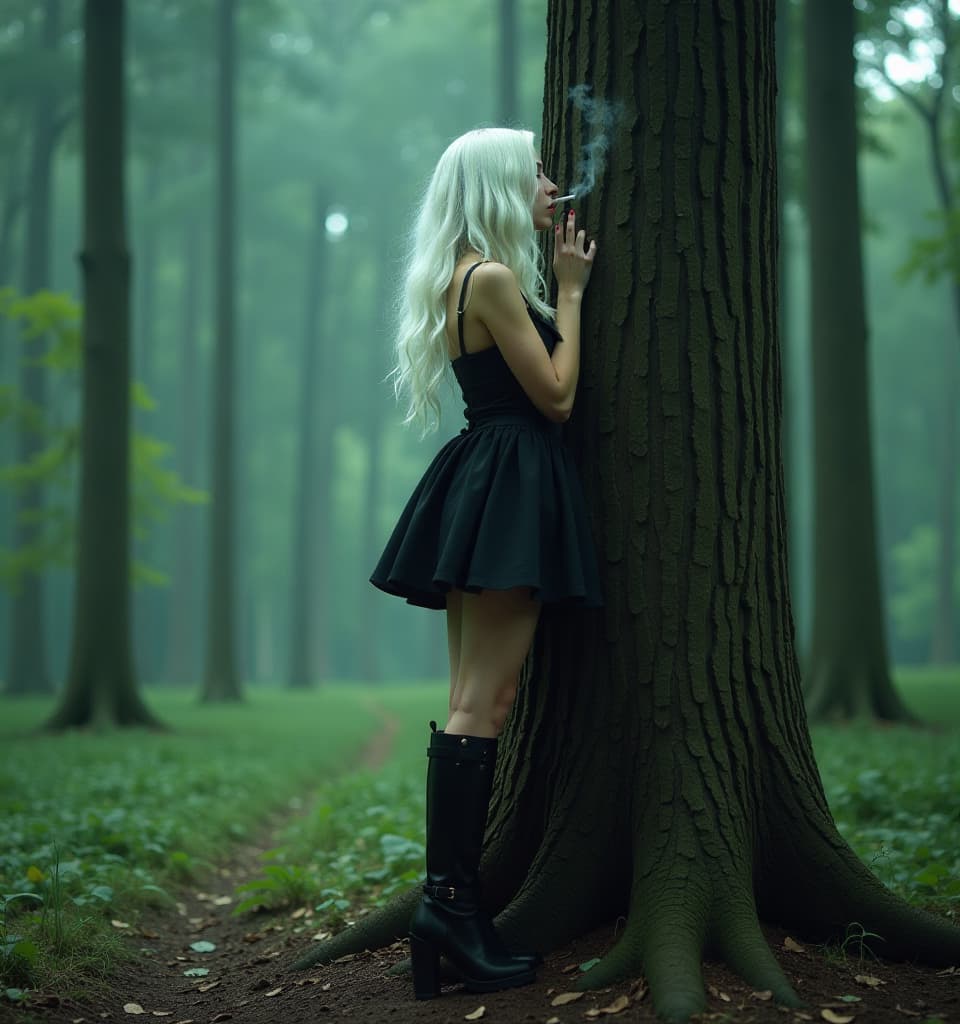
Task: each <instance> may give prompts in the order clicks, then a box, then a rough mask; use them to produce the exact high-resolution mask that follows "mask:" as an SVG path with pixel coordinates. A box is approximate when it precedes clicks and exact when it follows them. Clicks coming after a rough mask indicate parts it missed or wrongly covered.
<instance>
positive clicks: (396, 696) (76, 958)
mask: <svg viewBox="0 0 960 1024" xmlns="http://www.w3.org/2000/svg"><path fill="white" fill-rule="evenodd" d="M898 682H899V684H900V688H901V692H902V693H903V694H904V697H905V699H906V700H907V702H908V704H909V705H910V707H911V708H912V709H913V710H914V711H915V712H916V713H917V714H918V715H920V716H921V717H922V718H924V719H926V720H927V721H929V722H935V723H936V725H937V727H938V729H939V731H933V732H931V731H930V730H915V729H909V728H900V727H894V728H887V729H882V728H881V729H877V728H869V727H865V726H847V727H844V726H830V727H818V728H816V729H815V730H814V731H813V736H814V746H815V748H816V751H817V756H818V761H819V764H820V767H821V772H822V775H823V778H824V785H825V787H826V790H827V794H828V797H829V800H830V804H831V807H832V809H833V811H834V813H835V815H836V817H837V819H838V823H839V825H840V828H841V831H842V832H843V833H844V835H845V836H846V837H847V839H848V840H849V841H850V842H851V844H852V845H853V847H854V848H855V849H856V850H857V852H858V853H859V854H860V856H861V857H862V858H863V859H864V860H865V861H866V862H867V863H869V864H870V865H871V866H872V867H873V869H874V870H875V871H876V872H877V874H878V875H880V877H881V878H882V879H883V880H884V881H885V882H887V883H888V884H889V885H891V886H892V887H893V888H894V889H895V890H896V891H898V892H900V893H901V894H902V895H904V896H905V897H906V898H908V899H910V900H912V901H914V902H916V903H919V904H922V905H926V906H931V907H934V908H936V909H939V910H941V911H943V912H945V913H948V914H951V915H954V914H955V913H956V911H957V908H958V903H960V884H958V880H960V793H958V787H957V785H956V779H958V778H960V673H958V672H956V671H953V672H944V671H939V672H938V671H933V670H923V671H910V672H902V673H900V675H899V678H898ZM444 690H445V688H444V686H443V684H442V683H441V682H440V681H437V682H435V683H431V684H419V685H412V684H411V685H403V686H387V687H379V688H366V687H361V686H355V687H347V686H330V687H327V688H325V689H323V690H321V691H318V692H316V693H308V694H292V693H288V692H280V691H254V692H252V693H251V694H250V699H249V701H248V702H247V703H246V704H244V705H241V706H205V705H200V704H198V703H196V701H195V699H194V697H193V695H186V694H178V693H152V694H150V695H149V700H150V703H151V706H152V707H154V709H155V710H156V711H157V713H158V714H159V715H160V716H161V717H162V718H163V719H164V720H165V721H166V722H167V723H168V724H169V725H170V726H171V727H172V731H171V732H170V733H168V734H153V733H146V732H134V733H118V732H110V733H104V734H84V733H78V734H67V735H64V736H57V737H51V736H43V735H29V730H31V729H33V728H35V727H36V726H37V725H39V724H40V723H41V722H42V721H43V719H44V717H45V715H46V714H47V713H48V711H49V707H50V705H49V702H46V701H4V702H3V703H2V705H0V708H2V711H3V722H4V725H3V728H2V731H0V749H2V755H0V893H16V892H33V893H36V894H38V895H40V896H41V897H42V898H43V899H44V901H45V902H44V904H43V905H42V906H40V907H38V908H37V909H34V907H33V906H32V905H31V904H30V902H29V901H26V900H24V901H17V903H15V904H14V905H12V906H11V907H10V908H9V910H8V912H7V914H6V921H4V915H3V913H2V904H0V982H2V983H3V984H6V985H7V986H9V987H23V986H24V985H29V984H32V983H37V982H44V983H46V984H48V985H49V984H51V981H52V983H53V984H55V985H58V986H59V987H60V988H61V990H62V989H63V988H64V987H68V986H69V985H70V984H71V979H76V978H78V977H84V976H89V974H90V973H91V971H92V972H96V971H97V970H99V969H101V968H102V967H103V966H104V965H107V964H109V963H110V962H111V959H112V958H115V957H116V956H117V955H118V948H117V943H116V934H115V930H114V929H112V928H111V927H110V924H109V921H110V919H111V918H116V917H123V918H125V919H129V918H131V917H132V916H134V915H135V914H136V913H137V909H138V908H139V907H142V906H143V905H144V904H145V903H148V902H150V901H153V900H160V901H162V900H163V899H164V898H165V895H164V894H165V892H166V891H168V890H171V889H173V888H175V886H176V885H177V883H178V882H180V881H185V880H188V879H189V878H191V877H194V876H197V875H198V874H199V873H200V872H202V871H203V870H204V869H205V868H206V866H207V865H209V864H211V863H214V862H215V861H216V860H218V859H219V858H220V857H221V856H222V855H223V854H224V853H225V852H226V850H227V848H228V847H229V845H230V844H231V843H234V842H237V841H242V840H243V839H245V838H249V837H251V836H252V835H254V834H255V833H257V831H258V830H260V829H262V828H263V827H264V823H265V822H266V821H267V819H268V818H269V816H270V815H271V813H285V812H289V811H301V810H302V811H304V812H305V813H303V814H298V815H296V816H295V818H294V820H293V821H292V823H290V824H288V825H287V826H286V827H285V829H284V830H283V831H282V832H281V834H280V835H279V837H278V845H277V847H276V848H275V849H274V850H273V851H271V853H270V855H269V856H268V857H266V858H265V860H264V866H263V872H262V874H261V876H260V877H259V878H255V879H253V880H252V882H251V883H249V884H248V885H246V886H244V887H243V888H242V891H241V892H240V893H238V895H239V896H240V897H241V898H242V899H243V900H244V901H246V908H247V909H251V908H253V907H256V906H266V907H283V906H307V907H309V908H310V910H311V914H310V916H309V917H307V918H304V920H303V922H302V923H303V929H304V930H309V931H310V932H312V933H316V932H320V931H324V930H327V931H329V930H332V929H334V928H337V927H340V926H341V925H342V924H343V923H344V922H345V921H348V920H353V919H355V918H356V917H358V916H359V915H361V914H363V913H366V912H368V910H369V909H370V908H371V907H372V906H375V905H377V904H379V903H382V902H383V901H384V900H386V899H387V898H388V897H389V896H390V895H391V894H392V893H394V892H396V891H398V890H402V889H404V888H406V887H407V886H409V885H411V884H413V883H415V881H416V880H417V879H418V878H419V877H420V873H421V871H422V864H423V846H422V842H423V779H424V766H425V758H424V750H425V747H426V745H427V738H428V729H427V721H428V719H429V718H430V717H431V716H433V717H438V716H442V714H443V710H444V705H445V692H444ZM374 702H375V703H376V705H377V706H378V707H379V709H380V710H379V711H376V710H375V709H374ZM384 713H386V715H388V716H389V717H391V718H393V719H395V720H396V721H397V725H398V728H397V731H396V735H395V739H394V743H393V746H392V750H391V752H390V755H389V758H388V759H387V761H386V762H385V763H384V764H383V765H382V766H381V767H380V769H379V770H378V771H377V772H375V773H370V772H363V771H360V772H358V771H356V770H355V766H356V759H357V755H358V752H359V750H361V749H362V748H363V746H364V744H365V742H366V740H367V739H368V738H369V737H370V736H371V735H373V734H375V733H377V732H378V731H379V730H380V729H381V728H382V720H383V715H384ZM344 773H346V774H344ZM198 821H202V822H203V827H202V828H197V827H196V823H197V822H198ZM58 857H59V870H56V871H55V870H54V868H55V865H56V864H57V858H58ZM58 886H59V895H57V893H56V891H55V890H56V887H58ZM4 929H6V930H4ZM17 937H19V939H18V941H20V942H21V943H23V942H26V943H32V944H33V947H32V948H33V952H32V953H31V950H30V948H27V947H21V948H22V949H26V952H27V953H29V954H30V955H28V956H20V957H19V958H18V959H13V958H11V956H10V954H11V953H12V946H13V939H14V938H17ZM5 939H6V941H4V940H5ZM3 984H0V994H2V991H3Z"/></svg>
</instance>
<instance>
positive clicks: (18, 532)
mask: <svg viewBox="0 0 960 1024" xmlns="http://www.w3.org/2000/svg"><path fill="white" fill-rule="evenodd" d="M40 31H41V40H42V56H43V58H44V60H45V63H46V64H47V65H48V67H50V68H51V70H52V64H53V60H52V59H51V58H52V57H53V56H54V55H55V54H56V51H57V47H58V46H59V42H60V31H61V26H60V3H59V0H46V2H45V3H44V5H43V19H42V22H41V30H40ZM57 100H58V97H57V87H56V78H55V77H54V76H53V75H52V74H50V75H48V76H46V77H44V78H41V79H40V81H39V82H38V83H37V93H36V101H35V106H34V116H33V134H32V137H31V144H30V161H29V171H28V174H27V182H28V187H29V192H28V195H27V222H26V226H25V230H24V233H23V238H24V246H25V252H24V262H23V267H24V274H23V290H24V293H25V294H27V295H31V294H33V293H34V292H36V291H39V290H40V289H41V288H47V287H49V284H50V218H51V206H52V194H51V184H50V179H51V174H52V168H53V157H54V153H55V150H56V143H57V136H58V134H59V128H58V124H57ZM25 356H26V353H25ZM45 381H46V374H45V371H44V368H43V367H42V366H41V365H39V364H38V362H37V361H36V360H34V359H30V358H26V357H25V358H23V359H22V360H21V362H20V393H21V396H22V397H23V399H24V400H25V401H27V402H30V403H32V404H33V405H34V406H35V407H36V408H38V409H43V408H44V407H45V406H46V402H47V397H46V387H45ZM42 449H43V441H42V438H41V437H40V436H39V435H38V434H37V433H36V432H35V431H34V430H31V429H30V427H29V426H28V425H27V424H26V423H21V424H20V427H19V431H18V434H17V450H16V455H15V459H16V461H17V462H20V463H27V462H29V461H30V460H31V459H32V458H34V457H36V455H37V454H38V453H39V452H40V451H41V450H42ZM43 502H44V488H43V485H42V484H39V483H34V484H32V485H29V486H24V487H21V488H19V489H18V490H17V491H16V492H15V494H14V499H13V544H14V547H15V548H27V547H30V546H31V545H32V544H35V543H36V542H37V541H38V540H39V539H40V531H41V529H42V527H41V526H40V523H41V520H42V508H43ZM43 589H44V588H43V579H42V576H41V575H40V574H39V573H36V572H28V573H25V574H24V575H23V578H22V579H21V580H20V585H19V586H18V587H17V590H16V592H15V593H14V595H13V598H12V600H11V603H10V612H11V622H10V647H9V655H8V660H7V692H8V693H52V692H53V680H52V678H51V676H50V670H49V667H48V665H47V659H46V645H45V636H44V633H45V630H44V620H45V615H44V598H43Z"/></svg>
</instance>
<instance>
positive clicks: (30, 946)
mask: <svg viewBox="0 0 960 1024" xmlns="http://www.w3.org/2000/svg"><path fill="white" fill-rule="evenodd" d="M12 952H13V955H14V956H18V957H20V959H21V960H26V961H27V963H28V964H35V963H36V962H37V957H39V956H40V950H39V949H38V948H37V944H36V943H35V942H31V941H30V940H29V939H21V940H20V941H19V942H18V943H17V944H16V945H15V946H14V947H13V950H12Z"/></svg>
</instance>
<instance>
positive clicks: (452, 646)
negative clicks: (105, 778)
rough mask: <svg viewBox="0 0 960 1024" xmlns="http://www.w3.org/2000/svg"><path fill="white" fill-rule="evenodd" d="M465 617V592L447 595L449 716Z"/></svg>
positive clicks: (458, 665) (458, 671) (452, 591)
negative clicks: (463, 616) (461, 630)
mask: <svg viewBox="0 0 960 1024" xmlns="http://www.w3.org/2000/svg"><path fill="white" fill-rule="evenodd" d="M462 615H463V591H462V590H451V591H448V593H447V653H448V654H449V655H450V705H449V710H448V712H447V715H448V716H449V715H452V714H453V695H454V692H455V691H456V689H457V677H458V676H459V675H460V629H461V620H462Z"/></svg>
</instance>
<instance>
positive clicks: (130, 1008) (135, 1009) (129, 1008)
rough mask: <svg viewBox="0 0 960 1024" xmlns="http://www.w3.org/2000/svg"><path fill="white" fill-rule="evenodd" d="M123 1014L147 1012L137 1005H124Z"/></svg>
mask: <svg viewBox="0 0 960 1024" xmlns="http://www.w3.org/2000/svg"><path fill="white" fill-rule="evenodd" d="M123 1012H124V1013H146V1012H147V1011H146V1010H144V1008H143V1007H142V1006H141V1005H140V1004H139V1003H124V1004H123Z"/></svg>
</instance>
